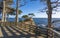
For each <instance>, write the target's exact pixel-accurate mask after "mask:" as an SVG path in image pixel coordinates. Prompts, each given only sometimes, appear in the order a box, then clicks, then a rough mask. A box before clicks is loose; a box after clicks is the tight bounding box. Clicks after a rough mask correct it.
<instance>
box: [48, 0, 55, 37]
mask: <svg viewBox="0 0 60 38" xmlns="http://www.w3.org/2000/svg"><path fill="white" fill-rule="evenodd" d="M47 7H48V13H47V15H48V28H52V29H53V27H52V23H51V21H52V6H51V0H47ZM47 31H48V35H47V38H54V34H53V31H51V30H50V29H48V30H47Z"/></svg>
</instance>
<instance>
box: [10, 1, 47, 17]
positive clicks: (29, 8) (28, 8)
mask: <svg viewBox="0 0 60 38" xmlns="http://www.w3.org/2000/svg"><path fill="white" fill-rule="evenodd" d="M27 2H28V3H27V4H26V5H24V6H22V7H20V8H19V9H21V10H22V11H23V13H22V14H20V15H19V17H21V16H22V15H27V14H29V13H34V14H35V16H34V18H41V17H44V15H46V14H45V13H41V12H40V11H39V10H40V9H43V8H44V7H45V6H46V5H44V4H43V3H42V2H40V1H39V0H36V1H30V0H27ZM10 17H12V16H10ZM14 17H15V16H14Z"/></svg>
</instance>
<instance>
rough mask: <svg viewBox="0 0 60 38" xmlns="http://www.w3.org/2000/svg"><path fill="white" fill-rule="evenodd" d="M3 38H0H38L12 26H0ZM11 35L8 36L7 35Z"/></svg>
mask: <svg viewBox="0 0 60 38" xmlns="http://www.w3.org/2000/svg"><path fill="white" fill-rule="evenodd" d="M0 28H1V31H2V34H3V37H0V38H40V37H38V36H37V35H33V34H30V33H29V32H27V31H24V30H22V29H19V28H17V27H12V26H0ZM10 33H11V35H10V36H9V34H10ZM25 33H26V34H25Z"/></svg>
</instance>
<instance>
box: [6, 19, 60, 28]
mask: <svg viewBox="0 0 60 38" xmlns="http://www.w3.org/2000/svg"><path fill="white" fill-rule="evenodd" d="M7 20H8V21H10V22H14V21H15V19H14V18H9V19H7ZM19 20H23V19H22V18H19ZM33 20H34V22H35V24H36V25H41V24H43V25H47V24H48V19H47V18H33ZM56 20H60V18H52V21H56ZM54 25H55V27H60V23H59V22H58V23H55V24H54Z"/></svg>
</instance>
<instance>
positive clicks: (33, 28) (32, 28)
mask: <svg viewBox="0 0 60 38" xmlns="http://www.w3.org/2000/svg"><path fill="white" fill-rule="evenodd" d="M1 23H3V22H0V24H1ZM4 23H5V25H7V26H16V22H4ZM18 26H19V27H20V28H22V29H24V30H27V31H28V32H33V33H35V34H36V35H40V34H41V32H42V34H44V33H45V32H46V33H47V30H51V31H53V33H54V38H60V32H57V31H56V30H53V29H51V28H45V29H46V31H45V32H44V31H42V30H41V29H40V28H39V27H38V26H36V25H31V24H30V25H29V24H22V23H20V22H18ZM45 35H46V34H45ZM46 36H47V35H46Z"/></svg>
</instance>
